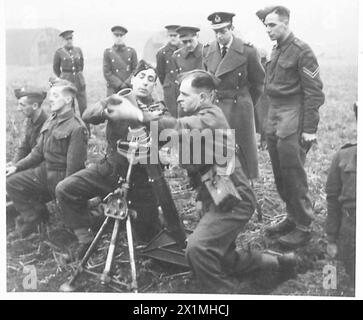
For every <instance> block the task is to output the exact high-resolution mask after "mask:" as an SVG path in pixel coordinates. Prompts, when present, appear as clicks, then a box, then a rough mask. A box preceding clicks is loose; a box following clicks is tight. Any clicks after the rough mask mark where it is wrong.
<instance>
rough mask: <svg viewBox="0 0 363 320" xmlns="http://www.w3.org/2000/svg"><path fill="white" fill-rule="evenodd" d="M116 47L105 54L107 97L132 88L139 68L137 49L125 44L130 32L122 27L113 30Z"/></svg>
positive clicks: (104, 69) (107, 50)
mask: <svg viewBox="0 0 363 320" xmlns="http://www.w3.org/2000/svg"><path fill="white" fill-rule="evenodd" d="M111 31H112V33H113V36H114V45H113V46H112V47H111V48H108V49H106V50H105V52H104V54H103V75H104V77H105V79H106V82H107V96H110V95H111V94H113V93H117V92H119V91H120V90H121V89H125V88H130V87H131V82H130V81H131V77H132V74H133V73H134V71H135V69H136V66H137V55H136V51H135V49H133V48H131V47H127V46H126V45H125V43H124V37H125V34H126V33H127V32H128V30H127V29H126V28H124V27H122V26H114V27H112V28H111Z"/></svg>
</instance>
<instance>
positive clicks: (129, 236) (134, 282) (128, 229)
mask: <svg viewBox="0 0 363 320" xmlns="http://www.w3.org/2000/svg"><path fill="white" fill-rule="evenodd" d="M126 232H127V244H128V246H129V255H130V265H131V277H132V283H131V289H132V290H133V291H134V292H137V279H136V265H135V254H134V241H133V238H132V228H131V216H130V213H129V214H128V215H127V220H126Z"/></svg>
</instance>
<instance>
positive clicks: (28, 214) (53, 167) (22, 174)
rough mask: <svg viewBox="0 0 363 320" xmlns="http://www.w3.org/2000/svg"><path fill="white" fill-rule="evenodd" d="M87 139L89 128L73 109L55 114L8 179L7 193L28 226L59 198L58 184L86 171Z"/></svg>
mask: <svg viewBox="0 0 363 320" xmlns="http://www.w3.org/2000/svg"><path fill="white" fill-rule="evenodd" d="M87 139H88V133H87V129H86V127H85V125H84V123H83V121H82V120H81V119H80V118H79V117H78V116H77V115H75V114H74V112H73V110H69V111H68V112H66V113H64V114H62V115H57V114H56V113H54V114H52V115H51V116H50V118H49V119H48V120H47V121H46V122H45V123H44V125H43V127H42V129H41V132H40V138H39V140H38V143H37V145H36V146H35V147H34V148H33V149H32V151H31V153H30V154H29V155H28V156H26V157H25V158H23V159H22V160H20V161H19V162H17V163H16V164H15V166H16V167H17V172H16V173H14V174H13V175H11V176H9V177H8V178H7V179H6V192H7V194H8V195H9V197H10V199H11V200H12V201H13V202H14V207H15V208H16V209H17V211H18V212H20V213H21V217H22V219H23V222H24V223H31V222H34V221H35V220H37V219H39V218H40V217H41V216H43V215H46V212H47V211H46V207H45V203H46V202H48V201H49V200H51V199H52V198H53V199H55V196H54V195H55V194H54V190H55V187H56V185H57V184H58V182H59V181H61V180H63V179H64V178H65V177H67V176H69V175H71V174H73V173H75V172H76V171H78V170H80V169H82V168H84V163H85V161H86V158H87Z"/></svg>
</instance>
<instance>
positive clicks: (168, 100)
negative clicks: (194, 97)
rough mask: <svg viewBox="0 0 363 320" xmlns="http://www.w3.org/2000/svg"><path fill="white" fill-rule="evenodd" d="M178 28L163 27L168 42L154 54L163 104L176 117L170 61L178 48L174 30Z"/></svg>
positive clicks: (174, 84) (175, 95) (174, 81)
mask: <svg viewBox="0 0 363 320" xmlns="http://www.w3.org/2000/svg"><path fill="white" fill-rule="evenodd" d="M179 27H180V26H177V25H168V26H166V27H165V29H166V30H167V33H168V39H169V42H168V43H167V44H166V45H165V46H163V47H162V48H161V49H160V50H159V51H158V53H157V54H156V71H157V73H158V77H159V79H160V83H161V84H162V85H163V89H164V102H165V104H166V106H167V108H168V110H169V112H170V113H171V114H172V115H173V116H174V117H176V115H177V103H176V98H177V90H178V84H177V78H176V75H177V73H176V71H175V66H174V63H173V60H172V55H173V53H174V52H175V51H176V50H178V49H179V48H180V39H179V34H178V33H177V32H176V29H177V28H179Z"/></svg>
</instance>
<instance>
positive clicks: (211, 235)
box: [186, 197, 262, 293]
mask: <svg viewBox="0 0 363 320" xmlns="http://www.w3.org/2000/svg"><path fill="white" fill-rule="evenodd" d="M253 212H254V205H253V204H252V203H251V201H250V200H249V199H248V198H246V197H245V198H243V200H242V201H240V203H239V204H238V205H237V206H235V207H234V208H233V209H232V210H231V211H228V212H221V211H220V210H219V209H218V208H217V207H216V206H215V205H214V203H213V202H211V201H207V202H203V213H204V215H203V217H202V218H201V220H200V222H199V224H198V225H197V227H196V229H195V230H194V232H193V233H192V234H191V235H190V236H189V237H188V242H187V247H186V257H187V260H188V262H189V265H190V266H191V268H192V270H193V271H194V273H195V275H196V278H197V280H198V281H199V282H200V285H201V286H202V288H203V289H204V290H205V291H206V292H210V293H237V290H238V285H239V282H238V280H237V278H236V277H235V276H236V275H240V274H243V273H247V272H251V271H254V270H258V269H260V268H261V267H262V255H261V253H259V252H256V251H252V250H245V249H241V250H239V251H237V250H236V244H235V240H236V238H237V236H238V234H239V233H240V232H241V231H242V230H243V228H244V226H245V225H246V223H247V222H248V220H249V219H250V217H251V216H252V214H253Z"/></svg>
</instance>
